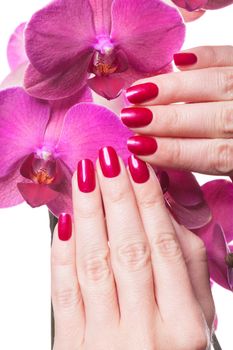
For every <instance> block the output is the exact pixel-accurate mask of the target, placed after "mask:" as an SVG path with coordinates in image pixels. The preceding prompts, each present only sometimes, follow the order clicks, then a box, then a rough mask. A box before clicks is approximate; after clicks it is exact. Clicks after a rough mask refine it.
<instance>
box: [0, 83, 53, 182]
mask: <svg viewBox="0 0 233 350" xmlns="http://www.w3.org/2000/svg"><path fill="white" fill-rule="evenodd" d="M49 115H50V107H49V105H48V104H47V103H45V102H43V101H39V100H36V99H34V98H32V97H30V96H28V95H27V94H26V93H25V92H24V90H23V89H21V88H11V89H7V90H2V91H0V150H1V162H0V176H1V177H3V176H5V175H7V174H8V173H9V172H12V171H14V169H16V167H17V166H18V165H17V162H18V161H19V160H20V159H22V158H23V157H25V156H26V155H29V154H31V153H33V152H34V150H35V149H36V148H37V147H39V146H41V144H42V142H43V137H44V132H45V128H46V125H47V123H48V120H49Z"/></svg>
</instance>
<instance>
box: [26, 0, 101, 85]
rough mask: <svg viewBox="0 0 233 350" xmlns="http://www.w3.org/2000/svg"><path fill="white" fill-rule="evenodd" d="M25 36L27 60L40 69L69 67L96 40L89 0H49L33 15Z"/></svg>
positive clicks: (44, 70)
mask: <svg viewBox="0 0 233 350" xmlns="http://www.w3.org/2000/svg"><path fill="white" fill-rule="evenodd" d="M25 37H26V52H27V55H28V57H29V60H30V62H31V63H32V65H33V66H34V67H35V68H36V69H37V70H38V71H39V72H40V73H44V74H48V73H58V72H60V71H65V70H69V69H70V67H71V66H76V63H77V62H78V61H80V59H79V58H80V56H82V57H83V59H84V57H86V54H87V52H90V50H92V47H93V45H94V44H95V31H94V26H93V13H92V8H91V6H90V3H89V1H88V0H82V1H77V0H55V1H53V2H51V3H50V4H49V5H48V6H46V7H44V8H43V9H42V10H40V11H38V12H36V13H35V14H34V15H33V16H32V18H31V20H30V22H29V23H28V25H27V29H26V32H25ZM75 62H76V63H75ZM79 64H80V62H79ZM77 67H78V65H77V66H76V69H77ZM77 77H78V76H77V75H76V78H77Z"/></svg>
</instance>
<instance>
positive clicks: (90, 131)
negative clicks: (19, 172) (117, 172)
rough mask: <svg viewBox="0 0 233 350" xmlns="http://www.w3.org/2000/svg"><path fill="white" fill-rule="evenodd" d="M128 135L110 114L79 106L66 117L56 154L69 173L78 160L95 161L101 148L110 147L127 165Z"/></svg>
mask: <svg viewBox="0 0 233 350" xmlns="http://www.w3.org/2000/svg"><path fill="white" fill-rule="evenodd" d="M131 135H132V133H131V132H130V131H129V130H128V128H126V127H125V126H123V125H122V123H121V121H120V120H119V117H118V116H117V115H116V114H114V113H112V112H111V111H110V110H108V109H106V108H104V107H101V106H98V105H94V104H91V103H81V104H79V105H76V106H74V107H73V108H71V109H70V110H69V111H68V113H67V115H66V119H65V122H64V127H63V130H62V134H61V138H60V142H59V144H58V147H57V153H58V156H59V158H60V159H62V160H63V162H64V163H65V164H66V165H68V167H69V168H70V170H71V171H72V172H74V170H75V169H76V166H77V162H78V161H79V160H80V159H83V158H89V159H92V160H93V161H95V160H96V158H97V157H98V151H99V149H100V148H101V147H103V146H113V147H114V148H115V149H116V150H117V152H118V153H119V155H120V156H121V157H122V158H123V159H124V160H125V161H126V160H127V157H128V156H129V152H128V150H127V146H126V141H127V138H128V137H129V136H131Z"/></svg>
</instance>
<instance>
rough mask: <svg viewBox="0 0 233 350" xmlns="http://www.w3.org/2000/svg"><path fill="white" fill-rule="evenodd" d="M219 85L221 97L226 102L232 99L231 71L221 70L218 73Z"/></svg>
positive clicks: (232, 75)
mask: <svg viewBox="0 0 233 350" xmlns="http://www.w3.org/2000/svg"><path fill="white" fill-rule="evenodd" d="M219 85H220V87H221V90H220V91H222V93H223V97H224V98H225V99H226V100H232V99H233V70H232V69H229V68H227V69H222V70H220V71H219Z"/></svg>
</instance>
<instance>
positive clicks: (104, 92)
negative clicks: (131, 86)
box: [87, 74, 125, 100]
mask: <svg viewBox="0 0 233 350" xmlns="http://www.w3.org/2000/svg"><path fill="white" fill-rule="evenodd" d="M87 84H88V86H89V87H90V88H91V89H92V90H93V91H95V92H96V93H97V94H98V95H101V96H103V97H105V98H106V99H107V100H112V99H114V98H116V97H118V96H119V95H120V94H121V92H122V89H123V88H124V87H125V81H124V79H122V78H120V74H118V78H117V77H116V76H115V74H112V75H109V76H102V77H97V76H95V77H94V78H91V79H88V80H87Z"/></svg>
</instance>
